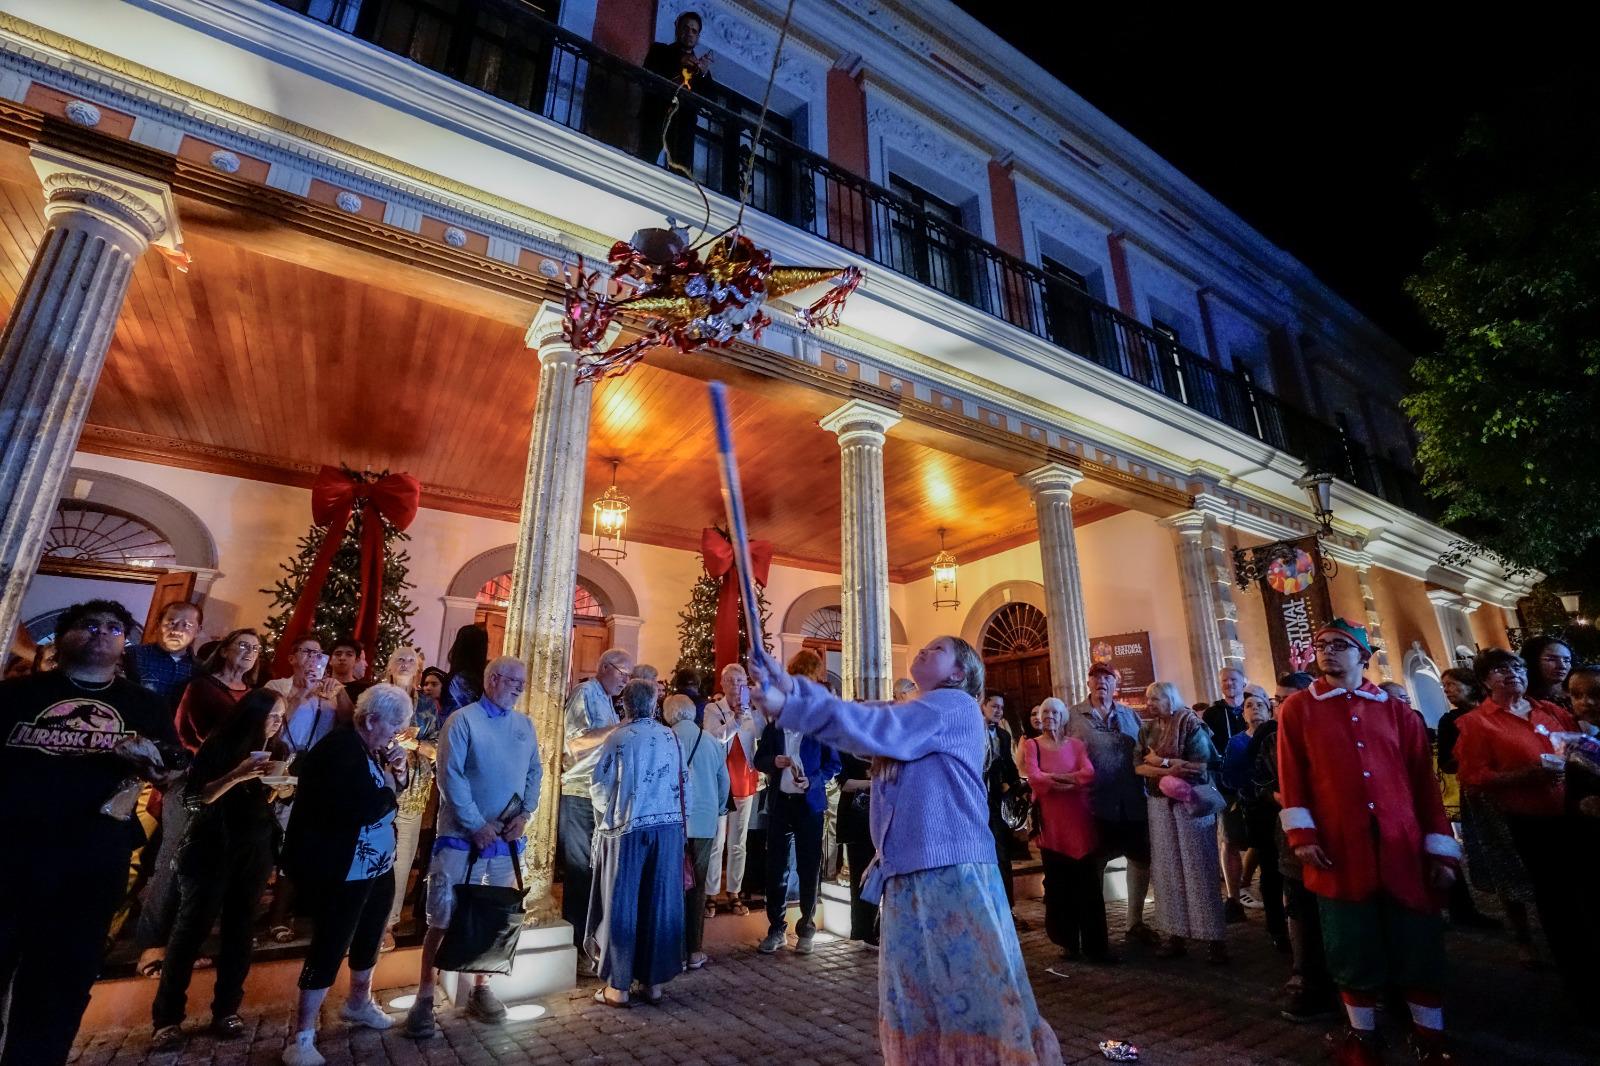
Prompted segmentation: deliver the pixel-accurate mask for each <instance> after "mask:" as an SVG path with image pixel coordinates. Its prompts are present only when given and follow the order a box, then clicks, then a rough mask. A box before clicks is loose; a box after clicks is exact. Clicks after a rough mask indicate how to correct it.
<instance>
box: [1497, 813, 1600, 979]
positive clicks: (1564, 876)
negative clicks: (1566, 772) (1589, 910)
mask: <svg viewBox="0 0 1600 1066" xmlns="http://www.w3.org/2000/svg"><path fill="white" fill-rule="evenodd" d="M1506 825H1507V827H1508V828H1510V830H1511V839H1512V841H1513V842H1514V843H1515V844H1516V846H1517V854H1518V855H1520V856H1522V865H1523V866H1524V867H1526V868H1527V871H1528V880H1529V881H1531V882H1532V883H1533V905H1534V906H1535V907H1537V908H1538V909H1539V927H1540V928H1541V929H1543V930H1544V937H1545V943H1547V944H1548V945H1549V946H1550V957H1551V959H1553V960H1554V961H1555V964H1556V969H1557V970H1558V971H1560V973H1561V981H1562V983H1563V984H1564V985H1565V986H1566V989H1567V992H1568V994H1569V995H1571V996H1573V997H1575V998H1578V999H1580V1000H1581V999H1583V998H1584V997H1586V996H1588V995H1590V994H1591V993H1592V990H1593V981H1594V970H1593V967H1594V956H1593V950H1592V949H1593V948H1594V945H1589V944H1587V943H1586V941H1587V939H1588V937H1587V935H1586V933H1587V930H1588V928H1589V925H1588V923H1587V922H1586V921H1585V919H1584V914H1583V910H1584V908H1583V902H1582V894H1583V893H1584V892H1585V891H1588V892H1591V893H1592V892H1593V891H1594V887H1595V886H1594V885H1592V884H1589V885H1584V884H1580V883H1579V882H1577V881H1575V880H1574V878H1573V873H1574V872H1575V870H1576V869H1577V867H1576V865H1575V863H1574V860H1573V858H1572V854H1571V850H1570V848H1571V844H1572V839H1571V838H1570V837H1569V834H1568V832H1567V830H1568V828H1569V826H1568V822H1567V820H1566V819H1565V818H1561V817H1544V818H1541V817H1538V816H1534V815H1516V814H1507V815H1506Z"/></svg>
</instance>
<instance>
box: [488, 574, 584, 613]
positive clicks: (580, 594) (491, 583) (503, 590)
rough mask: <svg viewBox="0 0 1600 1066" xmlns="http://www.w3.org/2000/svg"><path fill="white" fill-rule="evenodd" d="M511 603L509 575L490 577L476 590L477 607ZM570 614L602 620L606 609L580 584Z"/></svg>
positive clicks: (502, 605) (502, 606)
mask: <svg viewBox="0 0 1600 1066" xmlns="http://www.w3.org/2000/svg"><path fill="white" fill-rule="evenodd" d="M510 603H511V574H510V573H509V572H507V573H504V574H501V575H500V576H499V577H492V578H490V579H489V580H488V581H485V582H484V583H483V587H482V588H481V589H479V590H478V605H479V606H480V607H499V608H505V607H506V606H508V605H509V604H510ZM572 614H573V617H575V618H604V617H605V616H606V609H605V607H603V606H602V605H601V603H600V601H599V600H598V599H597V598H595V594H594V593H593V592H590V591H589V590H588V589H587V588H585V587H584V586H583V585H582V584H581V583H580V584H579V585H578V589H577V591H576V592H574V593H573V594H572Z"/></svg>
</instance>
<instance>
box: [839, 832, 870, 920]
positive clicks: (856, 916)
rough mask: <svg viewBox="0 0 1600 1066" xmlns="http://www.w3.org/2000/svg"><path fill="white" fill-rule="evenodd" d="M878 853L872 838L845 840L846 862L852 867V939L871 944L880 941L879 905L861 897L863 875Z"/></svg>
mask: <svg viewBox="0 0 1600 1066" xmlns="http://www.w3.org/2000/svg"><path fill="white" fill-rule="evenodd" d="M877 853H878V852H877V849H876V848H874V847H873V846H872V841H871V840H870V839H861V838H855V837H852V838H851V839H849V840H846V841H845V842H844V857H845V862H846V863H847V864H848V865H849V867H850V939H851V940H865V941H866V942H867V943H869V944H876V943H877V942H878V905H877V904H876V903H868V902H867V901H866V900H864V899H862V898H861V875H862V874H864V873H866V872H867V866H868V865H869V864H870V863H871V862H872V858H873V856H874V855H876V854H877Z"/></svg>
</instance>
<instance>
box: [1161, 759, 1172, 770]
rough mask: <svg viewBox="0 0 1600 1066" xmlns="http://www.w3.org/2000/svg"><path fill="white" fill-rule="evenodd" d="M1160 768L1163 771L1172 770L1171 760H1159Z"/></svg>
mask: <svg viewBox="0 0 1600 1066" xmlns="http://www.w3.org/2000/svg"><path fill="white" fill-rule="evenodd" d="M1161 768H1162V769H1163V770H1170V769H1172V760H1171V759H1162V760H1161Z"/></svg>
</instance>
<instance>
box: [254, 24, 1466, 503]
mask: <svg viewBox="0 0 1600 1066" xmlns="http://www.w3.org/2000/svg"><path fill="white" fill-rule="evenodd" d="M275 2H277V3H279V4H281V5H282V6H284V7H287V8H290V9H292V10H294V11H297V12H299V13H301V14H303V15H306V16H308V17H310V18H313V19H315V20H317V21H319V22H322V23H325V24H327V25H329V26H332V27H334V28H336V29H339V30H342V31H343V32H346V33H349V34H351V35H353V36H355V37H357V38H359V39H361V40H364V41H368V42H370V43H372V44H374V45H376V46H378V47H380V48H383V49H385V50H387V51H389V52H393V53H395V54H396V55H401V56H405V57H406V58H408V59H411V60H412V61H414V62H416V63H418V64H420V65H421V66H424V67H427V68H428V69H430V70H434V71H437V72H439V73H440V74H443V75H445V76H446V77H449V78H451V79H453V80H455V81H458V82H461V83H464V84H466V85H470V86H472V87H473V88H476V89H479V90H482V91H483V92H486V93H489V94H491V95H493V96H496V97H498V98H500V99H502V100H505V101H507V102H509V103H511V104H514V105H516V106H517V107H520V108H523V109H524V110H527V111H530V112H532V113H534V114H537V115H540V116H542V117H543V118H546V119H549V120H550V121H552V122H556V123H559V124H560V125H562V126H566V127H568V128H569V129H573V130H577V131H578V132H580V133H583V134H585V135H587V136H589V137H592V138H593V139H595V140H597V141H600V142H603V143H605V144H607V145H610V146H612V147H613V148H617V149H620V150H622V151H625V152H628V153H630V154H633V155H636V156H638V157H640V158H643V159H646V160H648V161H649V162H652V163H656V162H664V158H665V157H664V155H663V149H668V150H670V151H671V153H672V156H673V158H674V159H675V160H676V161H677V162H679V163H682V164H683V165H685V166H688V167H690V168H691V169H692V170H693V172H694V174H695V177H696V178H697V179H698V180H699V181H700V182H701V183H702V184H703V185H704V186H705V187H706V188H708V189H712V190H715V191H716V192H719V193H722V194H725V195H727V196H732V197H737V196H738V195H739V193H740V190H741V187H742V184H743V179H744V170H743V168H744V167H745V166H747V165H753V166H754V174H753V175H752V178H751V207H753V208H754V209H756V210H758V211H760V212H762V213H763V214H766V215H769V216H771V217H773V218H777V219H780V220H782V221H783V222H786V223H788V224H790V225H792V226H796V227H798V228H800V229H802V230H805V231H806V232H808V233H811V234H814V235H816V236H818V237H821V238H823V239H824V240H827V241H829V242H831V243H833V244H835V245H837V246H839V247H841V248H844V249H846V250H848V251H851V252H853V253H855V254H856V255H859V256H861V257H863V258H865V259H869V260H871V261H872V262H875V263H878V264H880V265H882V266H885V267H888V268H889V269H890V270H894V271H896V272H898V273H900V274H903V275H905V276H907V277H910V278H913V279H915V280H916V281H919V282H921V283H923V284H925V285H927V286H929V287H931V288H933V289H937V290H938V291H940V292H942V293H945V294H947V295H949V296H951V297H953V298H954V299H956V300H959V301H961V302H962V303H965V304H967V305H969V306H971V307H975V308H978V309H980V310H982V311H985V312H987V313H989V314H991V315H994V316H995V317H997V318H1000V319H1004V320H1005V321H1007V322H1010V323H1012V324H1013V325H1016V326H1018V327H1020V328H1022V329H1025V330H1027V331H1028V332H1030V333H1033V334H1035V335H1036V336H1039V337H1043V338H1045V339H1046V340H1049V341H1051V342H1052V343H1053V344H1055V345H1056V346H1058V347H1060V348H1063V349H1065V350H1066V351H1067V352H1070V353H1071V354H1072V355H1074V356H1078V357H1081V358H1084V359H1088V360H1089V361H1091V362H1094V363H1097V364H1099V365H1100V366H1102V367H1105V368H1106V369H1108V370H1110V371H1112V372H1114V373H1116V374H1119V375H1121V376H1122V377H1124V378H1127V379H1129V380H1131V381H1135V382H1138V383H1139V384H1140V385H1143V386H1145V387H1147V388H1150V389H1154V390H1155V391H1157V392H1159V393H1161V394H1163V395H1165V396H1168V397H1170V398H1171V399H1173V400H1176V401H1178V402H1179V403H1182V404H1184V405H1185V406H1187V407H1190V408H1192V409H1194V410H1196V411H1199V412H1201V413H1203V414H1205V415H1208V416H1210V417H1211V418H1214V419H1216V420H1217V421H1219V422H1223V423H1225V424H1227V425H1229V426H1231V427H1233V428H1234V429H1236V430H1239V431H1240V432H1243V433H1246V434H1248V435H1249V436H1252V437H1254V438H1256V439H1257V440H1260V441H1263V442H1264V443H1266V444H1268V445H1270V446H1272V447H1274V448H1277V449H1279V450H1281V451H1284V452H1287V453H1289V454H1290V455H1293V456H1295V457H1296V458H1298V459H1301V460H1303V461H1305V462H1307V463H1309V464H1311V465H1312V466H1313V467H1315V468H1319V469H1324V470H1330V471H1332V472H1333V473H1334V474H1335V476H1337V477H1339V478H1341V479H1343V480H1345V481H1347V482H1349V483H1351V484H1353V485H1356V486H1358V487H1360V488H1363V489H1365V490H1367V491H1368V492H1371V493H1373V494H1375V495H1378V496H1381V497H1383V498H1384V499H1387V500H1389V501H1390V502H1392V503H1395V504H1398V505H1400V506H1403V507H1406V508H1408V509H1410V510H1413V511H1417V512H1420V513H1423V514H1432V513H1433V511H1434V507H1433V505H1432V503H1431V501H1430V500H1429V499H1428V498H1427V497H1426V495H1425V494H1424V493H1423V491H1422V488H1421V485H1420V484H1419V483H1418V482H1417V480H1416V477H1415V475H1414V474H1412V473H1411V472H1410V471H1409V470H1406V469H1404V468H1403V467H1400V466H1399V465H1397V464H1395V463H1392V462H1389V461H1388V460H1385V459H1380V458H1378V457H1376V456H1373V455H1371V454H1369V453H1368V452H1367V450H1366V449H1365V448H1364V447H1362V446H1361V444H1360V443H1359V442H1358V441H1355V440H1352V439H1350V438H1349V436H1348V435H1347V434H1345V433H1344V432H1343V431H1342V430H1341V429H1338V428H1336V427H1334V426H1330V425H1328V424H1327V423H1325V422H1322V421H1320V420H1319V419H1316V418H1314V417H1312V416H1310V415H1308V414H1306V413H1305V412H1303V411H1299V410H1297V409H1295V408H1292V407H1290V406H1289V405H1287V404H1285V403H1284V402H1282V401H1281V400H1279V399H1278V398H1277V397H1276V396H1273V395H1272V394H1271V393H1268V392H1266V391H1264V390H1263V389H1262V388H1261V387H1260V386H1258V385H1257V384H1256V383H1255V382H1254V381H1253V380H1252V379H1251V376H1250V375H1249V374H1248V373H1247V372H1240V371H1232V370H1227V369H1224V368H1222V367H1220V366H1218V365H1217V364H1216V363H1214V362H1212V361H1211V360H1209V359H1207V358H1205V357H1203V356H1201V355H1198V354H1196V353H1194V352H1192V351H1190V350H1189V349H1187V348H1185V347H1183V346H1182V345H1180V344H1178V343H1176V342H1174V341H1173V340H1172V338H1171V337H1170V336H1168V335H1167V334H1165V333H1162V332H1159V331H1157V330H1155V329H1152V328H1151V327H1149V326H1146V325H1145V324H1143V323H1142V322H1139V321H1137V320H1136V319H1133V318H1130V317H1129V316H1127V315H1125V314H1123V313H1122V312H1120V311H1118V310H1116V309H1115V308H1112V307H1109V306H1107V305H1106V304H1104V303H1101V302H1100V301H1098V300H1095V299H1093V298H1092V297H1090V296H1088V295H1087V294H1085V293H1084V292H1082V291H1081V290H1079V289H1077V288H1074V287H1073V286H1071V285H1070V284H1068V283H1066V282H1065V281H1064V280H1062V279H1058V278H1056V277H1054V276H1052V275H1050V274H1048V273H1046V272H1045V271H1044V270H1042V269H1041V268H1039V267H1036V266H1034V265H1033V264H1031V263H1028V262H1025V261H1023V260H1021V259H1019V258H1017V257H1016V256H1013V255H1011V254H1010V253H1008V252H1005V251H1003V250H1002V249H1000V248H997V247H995V246H994V245H992V244H990V243H989V242H987V241H985V240H983V239H982V238H980V237H977V236H975V235H973V234H972V233H969V232H967V231H966V230H965V229H962V228H961V227H960V226H957V225H953V224H951V223H950V222H948V221H946V220H944V219H941V218H938V217H935V216H934V215H932V214H930V213H929V212H927V211H925V210H924V209H923V208H921V207H919V206H918V205H917V204H914V203H912V202H911V201H910V200H907V199H906V198H905V197H903V196H900V195H898V194H897V193H894V192H892V191H890V190H888V189H886V188H884V187H882V186H880V185H877V184H875V183H874V182H871V181H869V180H867V179H866V178H863V177H861V176H860V175H857V174H853V173H851V172H850V171H848V170H846V169H844V168H843V167H840V166H838V165H837V164H835V163H833V162H832V161H831V160H828V159H826V158H824V157H823V156H819V155H817V154H816V153H814V152H811V151H808V150H807V149H805V148H803V147H801V146H800V145H798V144H796V143H794V142H793V141H791V140H789V139H787V138H785V137H782V136H780V135H778V134H777V133H775V132H773V131H771V130H763V131H762V132H761V135H760V137H759V138H758V137H757V129H756V120H755V118H754V117H753V116H751V115H748V114H746V113H744V111H743V110H741V109H740V108H739V107H738V102H739V101H737V100H736V99H735V98H733V97H731V95H722V94H720V93H719V91H718V90H716V89H714V88H713V89H711V90H709V91H708V94H707V95H697V94H693V93H683V94H681V96H680V98H679V108H678V112H677V114H676V116H675V117H674V119H673V123H672V127H671V131H672V132H670V133H669V134H668V135H667V136H666V137H665V138H663V137H662V134H661V130H662V128H663V122H664V119H665V116H666V113H667V106H668V102H669V101H670V100H671V98H672V95H673V93H674V90H675V86H674V84H673V83H672V82H670V81H668V80H667V79H665V78H662V77H659V76H657V75H655V74H653V73H651V72H649V71H647V70H644V69H642V68H640V67H638V66H635V65H634V64H632V63H629V62H627V61H625V60H623V59H620V58H618V57H617V56H614V55H612V54H610V53H609V52H606V51H604V50H602V49H600V48H599V47H597V46H596V45H594V44H593V43H592V42H590V41H588V40H585V39H584V38H582V37H579V36H577V35H575V34H572V33H570V32H568V31H566V30H563V29H561V28H560V27H558V26H555V25H553V24H552V23H550V22H549V21H547V20H546V19H545V18H543V17H542V12H541V10H540V8H539V6H538V5H537V4H536V3H534V2H532V0H275ZM713 97H718V98H713ZM730 105H731V106H730ZM663 141H665V143H663ZM752 144H755V145H756V150H755V151H754V152H753V153H752V152H751V145H752Z"/></svg>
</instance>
